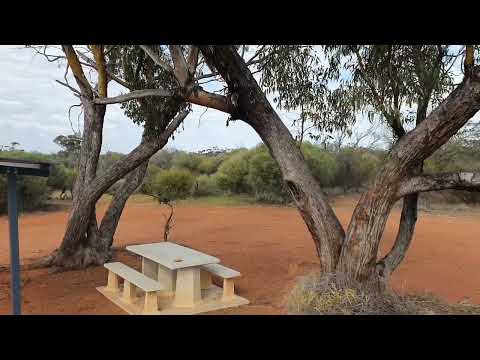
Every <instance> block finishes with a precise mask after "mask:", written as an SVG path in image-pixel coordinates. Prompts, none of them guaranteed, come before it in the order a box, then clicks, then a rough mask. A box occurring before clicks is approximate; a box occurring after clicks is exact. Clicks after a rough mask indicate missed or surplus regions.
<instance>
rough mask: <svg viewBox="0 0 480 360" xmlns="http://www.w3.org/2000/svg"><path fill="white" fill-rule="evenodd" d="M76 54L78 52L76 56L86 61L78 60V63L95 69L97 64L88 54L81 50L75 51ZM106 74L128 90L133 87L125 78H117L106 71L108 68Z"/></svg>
mask: <svg viewBox="0 0 480 360" xmlns="http://www.w3.org/2000/svg"><path fill="white" fill-rule="evenodd" d="M77 54H78V56H79V57H80V58H82V59H83V61H86V63H84V62H80V64H82V65H85V66H89V67H91V68H93V69H95V70H97V65H96V64H95V62H94V61H93V60H92V59H90V58H89V57H88V56H86V55H85V54H83V53H81V52H79V51H77ZM107 74H108V77H109V78H110V79H112V80H113V81H115V82H117V83H118V84H120V85H122V86H124V87H126V88H127V89H130V90H131V89H133V86H132V85H131V84H129V83H128V82H126V81H125V80H123V79H121V78H119V77H118V76H116V75H114V74H112V73H111V72H110V71H108V70H107Z"/></svg>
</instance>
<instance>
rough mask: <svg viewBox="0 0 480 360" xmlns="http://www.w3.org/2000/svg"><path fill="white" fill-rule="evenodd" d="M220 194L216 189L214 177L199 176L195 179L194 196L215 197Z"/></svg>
mask: <svg viewBox="0 0 480 360" xmlns="http://www.w3.org/2000/svg"><path fill="white" fill-rule="evenodd" d="M219 192H220V189H219V188H218V187H217V182H216V179H215V177H214V176H209V175H200V176H198V177H197V178H196V184H195V186H194V191H193V195H194V196H209V195H216V194H218V193H219Z"/></svg>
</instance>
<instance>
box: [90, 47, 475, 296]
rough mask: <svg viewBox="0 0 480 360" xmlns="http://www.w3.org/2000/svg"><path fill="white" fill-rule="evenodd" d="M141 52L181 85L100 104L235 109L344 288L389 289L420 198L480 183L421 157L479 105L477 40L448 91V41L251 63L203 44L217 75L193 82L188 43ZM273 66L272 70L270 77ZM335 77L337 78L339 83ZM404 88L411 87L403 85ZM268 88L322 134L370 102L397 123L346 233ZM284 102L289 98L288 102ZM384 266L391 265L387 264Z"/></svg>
mask: <svg viewBox="0 0 480 360" xmlns="http://www.w3.org/2000/svg"><path fill="white" fill-rule="evenodd" d="M141 48H142V49H143V50H144V51H145V53H146V54H148V55H149V56H150V58H151V59H152V60H153V61H155V62H156V63H157V64H158V65H159V66H163V67H164V68H165V69H166V70H167V71H170V72H171V73H172V74H173V75H174V76H175V77H176V78H177V80H178V84H179V85H180V87H179V88H177V89H174V90H172V89H165V88H158V87H157V88H155V89H142V90H137V91H131V92H130V93H128V94H125V95H121V96H117V97H113V98H98V99H95V102H96V103H98V104H109V103H118V102H123V101H126V100H131V99H138V98H143V97H149V96H160V97H173V98H180V99H182V100H184V101H186V102H189V103H194V104H198V105H203V106H206V107H210V108H215V109H217V110H220V111H223V112H225V113H228V114H229V115H230V120H241V121H244V122H246V123H247V124H249V125H250V126H251V127H252V128H253V129H254V130H255V131H256V132H257V133H258V134H259V136H260V137H261V139H262V140H263V142H264V143H265V144H266V145H267V147H268V149H269V151H270V153H271V155H272V157H273V158H274V159H275V160H276V162H277V163H278V165H279V167H280V169H281V172H282V176H283V179H284V181H285V183H286V185H287V188H288V189H289V191H290V193H291V195H292V198H293V199H294V201H295V203H296V205H297V207H298V209H299V211H300V214H301V216H302V218H303V219H304V221H305V223H306V225H307V227H308V229H309V231H310V233H311V234H312V238H313V240H314V243H315V245H316V249H317V253H318V256H319V260H320V267H321V270H322V271H323V272H326V273H335V274H336V275H337V279H338V281H340V282H341V283H343V284H349V283H352V282H360V283H362V284H364V285H367V286H371V287H372V288H374V289H381V288H383V286H382V284H383V283H384V279H385V274H386V273H390V272H391V271H392V270H393V268H394V267H395V266H397V265H398V263H399V262H400V261H401V259H402V258H403V256H404V254H405V251H406V249H407V248H408V243H409V242H410V240H411V236H412V234H413V228H414V221H412V219H414V218H416V195H415V194H418V193H419V192H422V191H433V190H441V189H463V190H472V189H478V187H479V185H480V176H478V175H477V174H473V173H446V174H435V175H422V174H421V168H422V162H423V161H424V160H425V159H427V158H428V157H429V156H430V155H431V154H433V153H434V152H435V151H436V150H437V149H438V148H440V147H441V146H442V145H443V144H445V143H446V142H447V141H448V140H449V139H450V138H451V137H452V136H454V135H455V134H456V133H457V132H458V131H459V130H460V129H461V128H462V127H463V126H464V125H465V124H466V123H467V122H468V120H469V119H471V118H472V117H473V116H474V115H475V114H476V113H477V111H478V110H479V109H480V78H479V75H480V68H479V67H478V66H476V65H475V63H474V56H473V48H472V47H471V46H467V47H466V55H465V61H464V75H463V79H462V80H461V81H460V83H459V84H452V85H451V86H452V90H451V91H448V88H449V86H450V85H449V81H450V80H449V76H448V64H449V63H450V60H449V59H450V58H451V57H452V54H451V52H449V51H448V48H447V47H437V48H435V47H425V48H423V49H422V48H419V47H399V48H398V49H395V48H393V47H385V48H383V49H382V48H378V47H371V46H370V47H369V46H354V47H325V48H324V52H323V57H316V56H315V55H314V53H315V51H316V50H315V49H313V48H312V47H301V46H271V47H267V46H263V47H260V49H259V50H258V51H257V52H256V53H255V54H254V56H253V57H252V58H250V59H249V60H245V59H244V57H243V56H242V54H241V53H242V52H243V51H242V47H238V46H207V45H202V46H198V48H199V49H200V51H201V54H202V61H204V62H205V63H206V64H207V65H208V67H209V68H210V70H211V73H210V74H205V75H203V74H201V75H200V76H197V77H195V78H192V77H189V76H188V74H189V72H188V65H187V60H186V56H185V55H184V49H183V48H182V47H180V46H170V49H169V50H170V51H169V53H170V58H171V63H165V61H164V60H162V59H159V58H158V57H157V56H156V52H157V51H158V49H159V48H162V47H161V46H145V45H142V46H141ZM192 48H193V47H192ZM171 64H173V66H172V65H171ZM252 65H253V66H257V70H253V71H252V68H251V67H252ZM415 67H416V68H415ZM256 71H258V72H260V73H261V81H260V83H261V85H262V86H263V87H264V88H263V89H262V86H260V85H259V83H258V82H257V80H256V79H255V76H254V75H255V74H254V73H255V72H256ZM269 72H270V73H272V74H273V76H270V77H269ZM345 72H347V75H346V78H347V80H346V81H343V79H342V76H341V75H342V73H343V74H344V73H345ZM348 72H349V73H348ZM408 72H410V73H408ZM212 76H219V77H220V78H221V80H222V81H223V82H224V83H225V84H226V95H218V94H209V93H206V92H205V91H204V90H203V88H202V87H201V85H200V83H199V78H200V77H204V78H206V77H212ZM262 76H263V78H262ZM409 76H411V78H409ZM396 77H400V78H401V79H398V78H396ZM335 80H337V84H336V85H335V84H334V85H333V89H332V81H333V82H335ZM410 81H413V82H412V83H409V82H410ZM405 84H407V85H408V86H407V87H406V88H402V86H405ZM397 87H399V88H397ZM414 87H416V89H413V88H414ZM265 89H266V90H274V91H275V93H276V95H277V96H276V98H274V101H280V102H282V101H283V102H284V106H285V107H287V106H288V107H290V108H295V107H296V106H298V105H300V104H301V105H302V113H304V114H305V116H309V117H311V118H312V119H314V121H316V123H317V125H318V127H320V128H321V129H323V130H327V131H328V130H331V129H334V128H342V127H343V128H345V127H348V126H350V125H351V124H352V123H353V122H354V120H355V116H354V115H355V114H356V113H357V112H358V111H359V110H361V109H366V108H371V109H373V111H374V112H376V113H380V114H381V115H382V116H383V117H384V119H385V121H387V123H388V124H389V125H390V126H391V128H392V129H393V131H394V134H395V135H396V136H397V138H398V140H397V141H396V143H395V145H394V147H393V148H392V149H391V151H390V152H389V154H388V156H387V159H386V161H385V163H384V165H383V167H382V168H381V169H380V171H379V172H378V174H377V176H376V178H375V180H374V182H373V184H372V185H371V187H370V189H369V190H368V191H366V192H365V193H364V194H362V196H361V198H360V200H359V202H358V204H357V206H356V208H355V210H354V213H353V215H352V218H351V220H350V223H349V225H348V227H347V229H344V228H343V227H342V225H341V224H340V221H339V220H338V218H337V216H336V215H335V212H334V211H333V209H332V208H331V206H330V204H329V203H328V201H327V199H326V197H325V195H324V194H323V192H322V189H321V186H320V185H319V184H318V183H317V182H316V180H315V179H314V178H313V176H312V174H311V172H310V171H309V169H308V167H307V165H306V163H305V160H304V158H303V155H302V153H301V151H300V150H299V148H298V146H297V145H296V142H295V140H294V139H293V137H292V136H291V134H290V132H289V130H288V129H287V127H286V126H285V124H284V123H283V122H282V120H281V118H280V117H279V115H278V114H277V112H276V111H275V110H274V108H273V107H272V105H271V104H270V101H269V99H268V98H267V95H266V93H265V91H264V90H265ZM445 91H448V92H447V93H445ZM305 93H307V95H308V96H305ZM299 94H302V96H299ZM432 100H435V101H432ZM285 101H288V102H290V103H289V104H287V105H285ZM405 104H407V105H411V106H412V107H413V108H414V109H415V110H416V116H415V117H414V118H413V120H412V122H415V126H414V128H413V129H412V130H410V131H406V130H405V129H404V128H403V126H402V124H403V123H405V122H406V121H407V119H406V118H404V117H403V115H401V114H398V109H400V110H403V109H402V106H404V105H405ZM429 105H430V106H431V109H429V108H428V107H429ZM384 107H385V109H383V108H384ZM392 114H393V115H392ZM402 128H403V131H402ZM402 198H406V200H405V201H404V211H403V213H404V214H403V219H402V221H401V225H400V231H399V235H398V236H397V241H396V243H395V245H394V248H393V249H392V251H391V252H390V254H391V255H392V259H393V260H394V261H393V262H391V263H392V264H394V265H393V266H392V265H389V263H390V262H389V261H388V259H386V258H385V259H380V260H379V259H378V258H377V257H378V247H379V243H380V240H381V238H382V235H383V232H384V229H385V223H386V220H387V218H388V216H389V214H390V212H391V209H392V207H393V205H394V204H395V203H396V202H397V201H398V200H399V199H402ZM412 213H413V214H414V215H411V214H412ZM397 253H398V254H397ZM387 266H391V267H390V268H389V269H386V267H387Z"/></svg>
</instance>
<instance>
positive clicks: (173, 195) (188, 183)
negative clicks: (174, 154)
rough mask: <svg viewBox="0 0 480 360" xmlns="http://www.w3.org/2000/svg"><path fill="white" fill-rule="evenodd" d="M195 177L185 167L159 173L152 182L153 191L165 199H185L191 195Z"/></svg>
mask: <svg viewBox="0 0 480 360" xmlns="http://www.w3.org/2000/svg"><path fill="white" fill-rule="evenodd" d="M194 181H195V178H194V176H193V175H192V173H191V172H190V171H188V170H185V169H171V170H165V171H161V172H160V173H158V174H157V175H156V176H155V177H154V179H153V182H152V189H151V190H152V192H153V193H154V194H156V195H158V196H159V197H160V198H162V199H165V200H169V201H170V200H175V199H184V198H186V197H187V196H189V195H190V193H191V190H192V186H193V184H194Z"/></svg>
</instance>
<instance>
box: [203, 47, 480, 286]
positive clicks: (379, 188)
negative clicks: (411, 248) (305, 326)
mask: <svg viewBox="0 0 480 360" xmlns="http://www.w3.org/2000/svg"><path fill="white" fill-rule="evenodd" d="M200 49H201V51H202V53H203V55H204V57H205V59H206V62H207V64H208V65H209V67H210V68H211V69H216V70H217V71H218V72H219V73H220V75H222V77H223V79H224V80H225V81H226V83H227V84H228V88H229V92H230V94H231V102H232V104H233V106H234V109H233V110H232V111H231V115H232V119H242V120H243V121H245V122H247V123H248V124H250V125H251V126H252V127H253V128H254V129H255V131H256V132H257V133H258V134H259V135H260V137H261V138H262V140H263V141H264V143H265V144H266V145H267V147H268V148H269V150H270V153H271V155H272V156H273V158H274V159H275V160H276V161H277V163H278V165H279V167H280V169H281V171H282V175H283V179H284V181H285V182H286V184H287V186H288V188H289V189H290V192H291V194H292V195H293V197H294V199H295V201H296V203H297V207H298V208H299V210H300V212H301V214H302V217H303V219H304V221H305V223H306V224H307V227H308V229H309V230H310V232H311V234H312V237H313V239H314V242H315V245H316V247H317V252H318V255H319V257H320V261H321V267H322V270H323V271H330V270H331V269H332V267H333V266H334V265H335V260H336V259H337V258H338V259H339V260H338V263H337V266H336V268H335V271H336V273H337V278H338V279H340V280H341V281H342V282H344V283H358V282H360V283H362V284H363V285H372V286H373V288H376V289H378V288H379V287H380V286H379V277H378V276H377V275H378V274H377V273H376V271H375V269H376V263H377V253H378V245H379V242H380V239H381V237H382V234H383V232H384V229H385V223H386V221H387V219H388V216H389V214H390V211H391V209H392V207H393V205H394V204H395V202H396V201H397V200H398V196H397V190H398V188H399V186H400V185H401V184H402V181H403V180H405V178H406V177H408V174H411V173H412V172H413V169H415V168H416V167H417V166H419V164H421V162H422V161H424V160H425V159H426V158H427V157H428V156H430V155H431V154H432V153H433V152H434V151H436V150H437V149H438V148H439V147H440V146H442V145H443V144H444V143H445V142H447V141H448V140H449V139H450V138H451V137H452V136H453V135H454V134H455V133H456V132H457V131H458V130H459V129H460V128H461V127H462V126H463V125H465V123H466V122H467V121H468V120H469V119H470V118H472V117H473V116H474V115H475V114H476V113H477V111H478V110H479V109H480V81H479V74H480V69H478V68H476V69H475V70H474V71H472V73H471V74H470V75H469V76H467V77H465V78H464V80H463V81H462V83H461V84H460V85H458V86H457V88H456V89H455V90H454V91H452V93H450V95H449V96H448V97H447V98H446V99H445V100H444V101H443V102H442V103H441V104H440V105H439V106H438V107H437V108H436V109H435V110H433V111H432V112H431V113H430V115H429V116H428V117H427V118H426V119H425V121H424V122H422V123H421V124H419V125H417V127H416V128H415V129H414V130H412V131H411V132H409V133H408V134H406V135H405V136H404V137H402V139H400V140H399V141H398V143H397V144H396V146H395V147H394V149H393V150H392V152H391V153H390V155H389V157H388V159H387V161H386V163H385V165H384V166H383V168H382V169H381V171H380V172H379V173H378V175H377V178H376V181H375V182H374V184H373V186H372V188H371V189H370V190H369V191H368V192H366V193H364V194H363V195H362V196H361V198H360V200H359V202H358V204H357V206H356V208H355V210H354V213H353V215H352V219H351V222H350V224H349V227H348V230H347V234H346V236H345V237H344V236H343V229H342V228H341V226H340V223H339V222H338V219H337V218H336V216H335V214H334V213H333V210H332V209H331V207H330V206H329V205H328V203H327V202H326V200H325V198H324V196H323V194H322V191H321V189H320V186H319V185H318V183H317V182H316V181H315V180H314V179H313V177H312V176H311V174H310V172H309V170H308V168H307V166H306V164H305V161H304V159H303V157H302V155H301V153H300V152H299V151H298V148H297V147H296V146H294V144H295V143H294V141H293V139H292V137H291V134H290V133H289V132H288V130H287V129H286V127H285V125H284V124H283V123H282V122H281V120H280V118H279V117H278V115H277V114H276V113H275V111H274V110H273V109H272V108H271V106H270V104H269V103H268V101H267V99H266V97H265V96H264V94H263V92H262V91H261V89H260V88H259V86H258V84H257V83H256V81H255V79H254V78H253V76H252V74H251V72H250V71H249V69H248V67H247V66H246V65H245V62H244V61H243V59H242V58H241V57H240V56H239V55H238V54H237V52H236V50H235V48H234V47H232V46H211V45H204V46H200ZM234 99H236V100H235V101H233V100H234ZM339 248H341V253H340V256H339V257H338V255H337V251H338V249H339Z"/></svg>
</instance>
